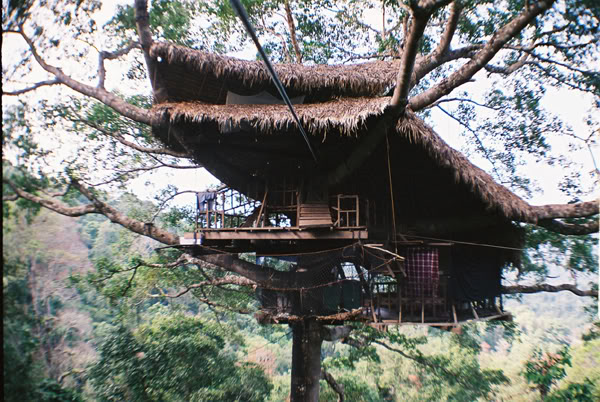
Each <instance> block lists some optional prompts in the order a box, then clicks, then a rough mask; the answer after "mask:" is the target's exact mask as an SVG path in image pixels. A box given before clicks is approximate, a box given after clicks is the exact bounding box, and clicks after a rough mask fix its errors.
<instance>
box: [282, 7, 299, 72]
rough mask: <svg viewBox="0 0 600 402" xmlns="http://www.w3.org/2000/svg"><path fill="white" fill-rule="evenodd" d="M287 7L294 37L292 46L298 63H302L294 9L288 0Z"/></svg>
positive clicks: (287, 14) (288, 20)
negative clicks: (293, 13)
mask: <svg viewBox="0 0 600 402" xmlns="http://www.w3.org/2000/svg"><path fill="white" fill-rule="evenodd" d="M284 7H285V15H286V20H287V23H288V27H289V29H290V37H291V39H292V46H293V47H294V53H295V54H296V63H298V64H302V52H301V51H300V46H299V45H298V38H297V37H296V25H295V24H294V16H293V15H292V10H291V8H290V2H289V1H288V0H286V1H285V3H284Z"/></svg>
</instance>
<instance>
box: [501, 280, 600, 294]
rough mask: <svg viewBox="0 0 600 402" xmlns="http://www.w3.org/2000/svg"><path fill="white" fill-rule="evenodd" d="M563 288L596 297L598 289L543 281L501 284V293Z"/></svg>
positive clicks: (559, 289)
mask: <svg viewBox="0 0 600 402" xmlns="http://www.w3.org/2000/svg"><path fill="white" fill-rule="evenodd" d="M563 290H566V291H569V292H571V293H573V294H576V295H577V296H591V297H598V291H597V290H594V289H590V290H581V289H578V288H577V287H576V286H575V285H571V284H568V283H565V284H562V285H556V286H554V285H548V284H545V283H542V284H539V285H530V286H527V285H514V286H503V287H502V293H504V294H519V293H540V292H552V293H556V292H562V291H563Z"/></svg>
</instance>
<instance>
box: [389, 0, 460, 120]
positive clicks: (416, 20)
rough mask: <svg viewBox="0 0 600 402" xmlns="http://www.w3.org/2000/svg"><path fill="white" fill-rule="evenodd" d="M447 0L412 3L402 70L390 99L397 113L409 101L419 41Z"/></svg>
mask: <svg viewBox="0 0 600 402" xmlns="http://www.w3.org/2000/svg"><path fill="white" fill-rule="evenodd" d="M449 2H450V0H446V1H425V2H423V4H420V3H419V4H415V3H412V4H411V14H412V17H413V18H412V23H411V25H410V29H409V32H408V37H407V38H406V41H405V43H404V48H403V51H402V58H401V62H400V70H399V71H398V77H397V78H396V88H394V94H393V95H392V100H391V101H390V106H391V108H392V109H393V110H394V111H395V112H396V113H397V114H402V113H404V108H405V107H406V105H407V103H408V92H409V91H410V88H411V83H412V75H413V69H414V66H415V59H416V57H417V50H418V47H419V41H420V40H421V38H422V37H423V32H425V28H426V27H427V23H428V22H429V19H430V18H431V15H432V14H433V12H434V11H435V10H437V9H438V8H440V7H442V6H444V5H446V4H448V3H449Z"/></svg>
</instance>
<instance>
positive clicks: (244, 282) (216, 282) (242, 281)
mask: <svg viewBox="0 0 600 402" xmlns="http://www.w3.org/2000/svg"><path fill="white" fill-rule="evenodd" d="M222 285H237V286H249V287H256V283H255V282H254V281H252V280H250V279H248V278H244V277H241V276H233V275H227V276H225V277H223V278H217V279H212V280H209V281H202V282H198V283H194V284H192V285H189V286H187V287H186V288H185V289H183V290H181V291H179V292H177V293H174V294H166V293H161V294H160V295H150V296H151V297H167V298H170V299H175V298H178V297H181V296H183V295H184V294H186V293H188V292H190V291H191V290H193V289H198V288H202V287H204V286H222Z"/></svg>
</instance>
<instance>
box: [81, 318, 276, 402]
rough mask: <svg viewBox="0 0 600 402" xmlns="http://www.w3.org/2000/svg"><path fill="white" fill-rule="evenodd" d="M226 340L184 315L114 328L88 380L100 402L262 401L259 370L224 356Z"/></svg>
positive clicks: (264, 389)
mask: <svg viewBox="0 0 600 402" xmlns="http://www.w3.org/2000/svg"><path fill="white" fill-rule="evenodd" d="M226 346H227V334H226V333H225V332H224V331H223V330H221V329H220V328H219V327H218V326H216V325H215V324H212V323H209V322H207V321H205V320H202V319H199V318H194V317H190V316H186V315H184V314H173V315H164V314H157V315H156V316H154V318H153V319H152V320H151V321H150V322H149V323H147V324H143V325H142V326H140V327H139V328H137V329H136V330H134V331H131V330H129V329H128V328H126V327H123V326H121V327H119V328H118V329H117V330H116V331H115V332H114V333H113V334H112V335H111V336H110V337H109V338H107V339H106V340H105V341H104V342H103V343H102V344H101V345H100V347H99V351H100V358H99V360H98V362H97V363H96V364H95V365H94V366H93V367H92V368H91V370H90V374H89V378H90V380H91V381H92V383H93V384H94V385H95V387H96V389H97V391H98V394H99V396H100V398H101V399H102V400H124V399H125V400H198V401H202V400H213V401H231V400H247V401H258V400H262V399H263V398H264V397H265V396H266V395H268V393H269V392H270V389H271V387H272V386H271V385H270V383H269V382H268V380H267V379H266V377H265V375H264V373H263V372H262V370H260V369H258V368H257V367H255V366H252V365H250V364H246V363H242V364H238V363H237V362H236V359H235V357H234V356H233V355H231V354H230V353H227V349H226Z"/></svg>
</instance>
